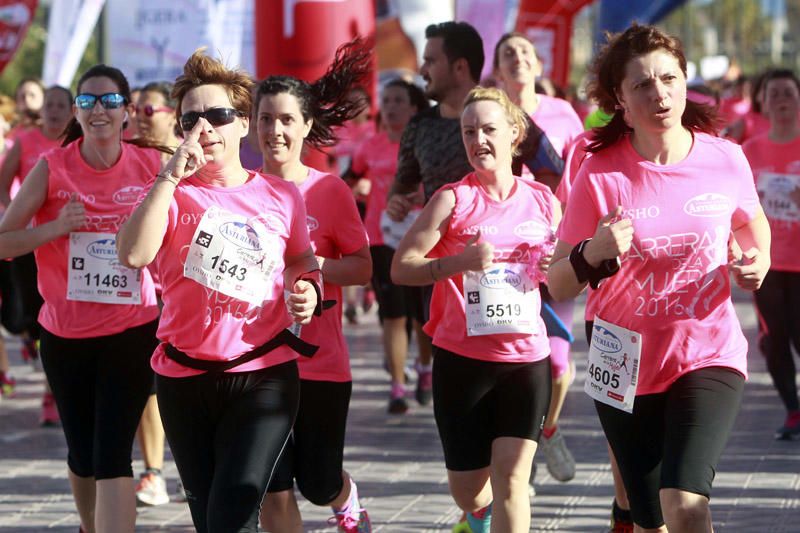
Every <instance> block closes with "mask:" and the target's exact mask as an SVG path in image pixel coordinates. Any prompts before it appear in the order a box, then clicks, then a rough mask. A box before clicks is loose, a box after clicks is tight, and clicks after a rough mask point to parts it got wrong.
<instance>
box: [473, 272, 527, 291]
mask: <svg viewBox="0 0 800 533" xmlns="http://www.w3.org/2000/svg"><path fill="white" fill-rule="evenodd" d="M480 283H481V285H483V286H484V287H486V288H488V289H502V288H503V287H504V286H506V285H511V286H512V287H519V286H520V284H521V283H522V278H520V276H519V274H517V273H516V272H514V271H513V270H508V269H501V268H496V269H494V270H490V271H489V272H487V273H486V274H484V275H483V276H481V280H480Z"/></svg>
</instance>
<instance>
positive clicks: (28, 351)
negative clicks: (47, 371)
mask: <svg viewBox="0 0 800 533" xmlns="http://www.w3.org/2000/svg"><path fill="white" fill-rule="evenodd" d="M21 351H22V360H23V361H25V362H26V363H30V364H32V365H34V364H36V360H37V359H39V341H38V340H35V339H31V338H25V339H22V350H21Z"/></svg>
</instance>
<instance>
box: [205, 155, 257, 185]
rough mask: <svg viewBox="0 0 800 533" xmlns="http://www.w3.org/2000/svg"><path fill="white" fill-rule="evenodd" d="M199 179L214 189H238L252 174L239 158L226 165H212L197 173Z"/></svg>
mask: <svg viewBox="0 0 800 533" xmlns="http://www.w3.org/2000/svg"><path fill="white" fill-rule="evenodd" d="M197 177H198V179H200V181H202V182H203V183H207V184H208V185H212V186H214V187H238V186H239V185H243V184H245V183H246V182H247V180H248V179H249V178H250V174H249V173H248V172H247V171H246V170H245V169H244V167H243V166H242V162H241V161H239V158H238V157H237V158H234V160H233V161H232V162H230V163H228V164H226V165H217V164H216V163H211V164H209V165H206V166H204V167H203V168H201V169H200V170H198V171H197Z"/></svg>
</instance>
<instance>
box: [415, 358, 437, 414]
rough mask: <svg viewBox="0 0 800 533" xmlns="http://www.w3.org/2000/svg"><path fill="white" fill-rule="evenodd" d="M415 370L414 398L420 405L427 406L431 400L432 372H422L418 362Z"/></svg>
mask: <svg viewBox="0 0 800 533" xmlns="http://www.w3.org/2000/svg"><path fill="white" fill-rule="evenodd" d="M416 368H417V390H416V391H415V392H414V396H415V397H416V398H417V403H419V404H420V405H428V404H429V403H431V400H432V399H433V372H432V371H431V370H423V369H422V365H420V364H419V362H417V364H416Z"/></svg>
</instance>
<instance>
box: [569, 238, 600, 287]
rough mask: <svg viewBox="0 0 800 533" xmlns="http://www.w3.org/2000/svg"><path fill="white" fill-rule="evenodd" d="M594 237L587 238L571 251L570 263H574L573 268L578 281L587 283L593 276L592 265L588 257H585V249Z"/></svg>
mask: <svg viewBox="0 0 800 533" xmlns="http://www.w3.org/2000/svg"><path fill="white" fill-rule="evenodd" d="M591 240H592V239H586V240H583V241H581V242H579V243H578V244H577V245H576V246H575V247H574V248H573V249H572V251H571V252H570V253H569V263H570V264H571V265H572V269H573V270H574V271H575V277H576V278H578V282H580V283H586V282H587V281H589V280H590V279H591V278H592V270H594V269H593V268H592V265H590V264H589V263H588V262H587V261H586V258H585V257H583V250H584V248H586V245H587V244H588V243H589V241H591Z"/></svg>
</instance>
